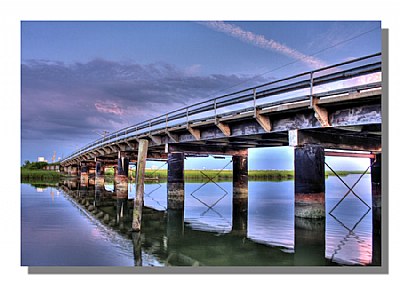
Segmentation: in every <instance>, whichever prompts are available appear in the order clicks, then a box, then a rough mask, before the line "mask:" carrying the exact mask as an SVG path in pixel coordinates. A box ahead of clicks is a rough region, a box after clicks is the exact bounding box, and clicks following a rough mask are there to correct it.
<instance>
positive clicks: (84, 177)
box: [80, 162, 89, 189]
mask: <svg viewBox="0 0 400 285" xmlns="http://www.w3.org/2000/svg"><path fill="white" fill-rule="evenodd" d="M80 169H81V171H80V172H81V175H80V182H81V187H82V188H85V189H86V187H88V185H89V173H88V165H87V164H86V163H85V162H81V163H80Z"/></svg>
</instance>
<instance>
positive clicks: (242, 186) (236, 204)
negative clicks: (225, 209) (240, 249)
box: [232, 151, 249, 236]
mask: <svg viewBox="0 0 400 285" xmlns="http://www.w3.org/2000/svg"><path fill="white" fill-rule="evenodd" d="M232 175H233V177H232V184H233V185H232V189H233V195H232V199H233V201H232V233H233V234H237V235H241V236H246V235H247V216H248V189H249V186H248V153H247V151H243V153H242V154H241V155H234V156H232Z"/></svg>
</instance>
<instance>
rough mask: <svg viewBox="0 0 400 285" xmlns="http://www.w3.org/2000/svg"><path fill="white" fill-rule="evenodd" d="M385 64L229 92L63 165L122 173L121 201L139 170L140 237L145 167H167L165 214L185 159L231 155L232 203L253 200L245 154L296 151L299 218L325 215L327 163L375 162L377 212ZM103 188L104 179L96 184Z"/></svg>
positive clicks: (356, 62) (99, 176) (105, 140)
mask: <svg viewBox="0 0 400 285" xmlns="http://www.w3.org/2000/svg"><path fill="white" fill-rule="evenodd" d="M381 74H382V62H381V54H380V53H377V54H372V55H368V56H364V57H361V58H357V59H352V60H349V61H346V62H342V63H338V64H334V65H331V66H327V67H324V68H320V69H316V70H312V71H309V72H304V73H301V74H297V75H294V76H290V77H287V78H283V79H279V80H274V81H272V82H268V83H265V84H262V85H259V86H254V87H252V88H247V89H244V90H240V91H238V92H234V93H230V94H225V95H223V96H219V97H215V98H212V99H209V100H205V101H203V102H199V103H196V104H193V105H189V106H185V107H183V108H180V109H178V110H174V111H172V112H168V113H166V114H163V115H160V116H158V117H155V118H152V119H149V120H146V121H144V122H141V123H138V124H135V125H133V126H129V127H126V128H123V129H121V130H118V131H116V132H113V133H111V134H109V135H107V136H104V137H102V138H100V139H98V140H96V141H94V142H91V143H89V144H87V145H86V146H84V147H82V148H80V149H79V150H77V151H75V152H73V153H72V154H71V155H69V156H68V157H66V158H64V159H62V160H61V161H60V168H61V170H62V171H64V172H66V173H68V174H69V175H79V176H80V177H81V180H82V181H85V180H87V179H88V177H89V176H90V175H91V176H94V177H95V179H96V181H99V183H101V181H103V182H104V167H107V166H115V169H116V171H115V180H116V185H117V195H118V196H119V197H126V199H127V189H128V166H129V163H134V164H136V169H137V171H136V198H135V201H134V211H133V221H132V229H133V231H140V228H141V219H142V207H143V189H144V170H145V165H146V160H165V161H167V163H168V181H167V183H168V184H167V185H168V187H167V188H168V190H167V191H168V209H169V210H177V211H179V210H182V209H183V207H184V205H183V201H184V159H185V157H197V156H208V155H228V156H232V161H233V181H232V183H233V200H234V201H233V203H234V204H242V203H246V201H247V192H248V177H247V174H248V149H249V148H260V147H280V146H291V147H293V148H294V153H295V155H294V169H295V215H296V217H300V218H317V219H319V218H324V217H325V175H324V173H325V156H348V157H366V158H370V159H371V177H372V178H371V180H372V182H371V183H372V196H373V205H372V206H373V207H374V209H379V208H380V199H381V198H380V197H381V186H380V185H381V165H380V162H381V150H382V141H381V133H382V127H381V124H382V107H381V97H382V83H381ZM96 183H97V182H96Z"/></svg>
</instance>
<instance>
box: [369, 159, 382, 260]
mask: <svg viewBox="0 0 400 285" xmlns="http://www.w3.org/2000/svg"><path fill="white" fill-rule="evenodd" d="M381 159H382V154H381V153H377V154H375V159H373V158H371V165H372V166H371V196H372V234H373V237H372V242H373V244H372V259H373V262H374V263H376V264H380V263H381V248H382V246H381V243H382V239H381V229H382V222H381V217H382V216H381V185H382V180H381V179H382V168H381Z"/></svg>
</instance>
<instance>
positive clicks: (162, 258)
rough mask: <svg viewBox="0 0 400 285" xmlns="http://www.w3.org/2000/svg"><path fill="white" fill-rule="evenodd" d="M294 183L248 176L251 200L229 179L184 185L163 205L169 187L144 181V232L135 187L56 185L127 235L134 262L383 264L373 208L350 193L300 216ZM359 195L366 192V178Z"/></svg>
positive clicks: (330, 185)
mask: <svg viewBox="0 0 400 285" xmlns="http://www.w3.org/2000/svg"><path fill="white" fill-rule="evenodd" d="M348 179H350V180H351V179H353V180H354V179H357V177H349V178H348ZM103 181H104V180H103ZM335 183H336V184H335ZM337 186H338V185H337V181H335V179H334V178H331V177H330V178H328V179H327V190H326V191H327V194H326V195H327V198H326V200H327V202H326V205H327V207H332V205H334V204H336V203H337V200H338V198H339V196H340V194H339V196H338V193H337V192H335V191H336V190H334V189H335V188H340V187H337ZM293 187H294V181H292V180H290V181H280V182H273V181H250V182H249V194H248V197H245V198H243V197H239V198H237V197H236V198H235V197H233V194H232V182H218V183H208V184H204V183H199V182H193V183H187V182H186V183H185V192H186V193H185V206H184V208H183V209H168V210H167V203H168V202H167V184H166V183H163V182H161V183H154V182H153V183H146V187H145V199H144V205H145V207H144V208H143V219H142V229H141V232H132V229H131V225H132V211H133V199H131V198H134V197H135V187H134V184H130V187H129V190H128V192H129V193H128V198H126V196H124V195H119V193H118V191H119V190H118V186H117V185H116V182H115V181H111V182H107V181H106V182H105V183H104V182H103V183H99V182H98V181H95V179H88V180H87V181H82V180H77V179H69V180H65V181H64V183H63V185H61V188H62V189H63V190H64V191H65V192H66V193H68V194H69V195H70V196H71V197H73V198H74V199H76V200H77V201H78V202H79V203H80V204H81V206H82V207H83V208H85V209H86V210H87V211H88V212H90V213H91V214H92V215H94V216H95V217H96V218H97V219H99V220H100V221H101V222H102V223H104V224H106V225H108V226H109V227H111V228H112V229H114V230H116V231H118V232H120V233H121V234H122V235H124V236H126V237H128V238H132V241H133V244H134V252H133V256H134V261H135V265H136V266H141V265H142V255H143V253H146V254H150V255H152V256H154V257H156V258H157V259H158V262H159V263H160V264H164V265H165V266H324V265H332V266H333V265H343V264H350V265H380V246H377V244H379V243H380V235H379V236H377V235H375V236H374V235H373V230H372V229H373V225H372V211H371V210H366V209H365V208H364V209H363V208H362V207H361V206H360V205H359V204H357V201H356V200H355V199H352V198H351V197H349V199H346V200H345V201H344V202H343V205H342V206H341V207H340V208H339V207H338V209H336V210H335V212H334V213H333V214H334V215H329V216H328V215H327V217H326V220H325V219H304V218H297V217H295V216H294V191H293ZM330 189H332V190H330ZM358 194H359V195H361V196H363V197H368V196H370V195H371V186H370V177H369V176H366V177H364V178H363V179H361V181H360V185H359V188H358ZM370 200H371V199H370V198H369V199H368V198H367V199H366V201H367V202H370ZM374 222H376V221H374Z"/></svg>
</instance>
